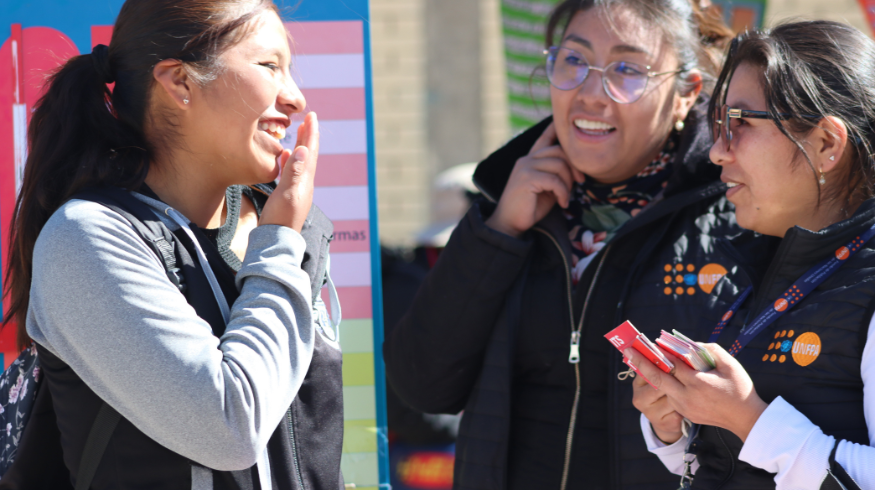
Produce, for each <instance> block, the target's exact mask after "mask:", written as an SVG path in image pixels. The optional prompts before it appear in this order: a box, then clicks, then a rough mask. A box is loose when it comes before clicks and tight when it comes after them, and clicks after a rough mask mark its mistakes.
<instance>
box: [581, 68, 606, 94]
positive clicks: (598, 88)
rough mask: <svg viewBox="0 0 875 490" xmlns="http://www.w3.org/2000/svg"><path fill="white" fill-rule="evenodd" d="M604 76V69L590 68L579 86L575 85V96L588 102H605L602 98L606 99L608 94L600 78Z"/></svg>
mask: <svg viewBox="0 0 875 490" xmlns="http://www.w3.org/2000/svg"><path fill="white" fill-rule="evenodd" d="M604 76H605V74H604V70H594V69H592V68H590V69H589V72H588V73H587V74H586V78H584V79H583V83H581V84H580V87H577V98H578V99H579V100H583V101H588V102H595V101H600V102H605V101H604V100H603V99H606V98H607V96H608V94H607V92H605V89H604V86H603V85H604V83H603V81H602V78H603V77H604Z"/></svg>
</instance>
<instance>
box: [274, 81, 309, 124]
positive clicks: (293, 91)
mask: <svg viewBox="0 0 875 490" xmlns="http://www.w3.org/2000/svg"><path fill="white" fill-rule="evenodd" d="M277 106H279V109H280V110H281V111H283V112H284V113H285V114H286V115H291V114H298V113H301V112H304V109H306V108H307V101H306V99H304V94H303V93H301V89H299V88H298V84H296V83H295V81H294V80H292V77H290V76H287V77H286V78H285V83H284V84H283V85H282V88H281V89H280V92H279V94H277Z"/></svg>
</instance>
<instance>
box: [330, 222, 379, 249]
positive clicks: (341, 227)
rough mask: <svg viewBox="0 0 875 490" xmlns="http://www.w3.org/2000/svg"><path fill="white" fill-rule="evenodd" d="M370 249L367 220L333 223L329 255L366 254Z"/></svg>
mask: <svg viewBox="0 0 875 490" xmlns="http://www.w3.org/2000/svg"><path fill="white" fill-rule="evenodd" d="M370 249H371V228H370V222H369V221H368V220H349V221H335V222H334V240H332V242H331V254H332V255H334V254H335V253H337V252H367V251H369V250H370Z"/></svg>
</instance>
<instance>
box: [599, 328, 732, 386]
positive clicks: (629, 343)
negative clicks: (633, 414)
mask: <svg viewBox="0 0 875 490" xmlns="http://www.w3.org/2000/svg"><path fill="white" fill-rule="evenodd" d="M672 332H673V333H668V332H666V331H665V330H663V331H662V334H661V335H660V337H659V338H658V339H656V343H657V344H658V345H659V346H660V347H662V348H663V349H665V350H666V351H668V352H670V353H671V354H673V355H674V356H675V357H677V358H678V359H680V360H681V361H683V362H684V363H685V364H686V365H688V366H690V367H691V368H693V369H695V370H697V371H710V370H711V369H714V368H715V367H716V364H715V363H714V359H713V358H712V357H711V354H710V353H708V351H707V349H705V348H704V347H702V346H701V345H699V344H698V343H696V342H693V341H692V340H690V339H689V338H687V337H686V336H685V335H683V334H682V333H680V332H678V331H677V330H673V331H672ZM605 338H606V339H608V341H609V342H610V343H611V344H613V345H614V347H616V348H617V350H619V351H620V352H623V351H624V350H625V349H626V348H628V347H632V348H633V349H635V350H636V351H638V352H640V353H641V354H642V355H643V356H644V357H646V358H647V359H648V360H649V361H650V362H652V363H653V364H654V365H655V366H656V367H658V368H659V369H661V370H662V371H664V372H666V373H669V374H673V373H674V364H672V362H671V360H669V359H668V357H666V356H665V355H664V354H663V353H662V352H661V351H660V350H659V349H657V348H656V345H654V343H653V342H651V341H650V339H648V338H647V337H646V336H645V335H644V334H643V333H641V332H639V331H638V329H637V328H635V326H634V325H632V322H630V321H628V320H627V321H625V322H623V323H622V324H621V325H620V326H619V327H617V328H615V329H613V330H611V331H610V332H608V333H607V334H605ZM623 362H624V363H625V364H626V365H627V366H629V367H630V368H632V370H634V371H635V372H636V373H637V374H638V376H641V377H642V378H644V381H647V383H649V384H650V386H653V383H651V382H650V380H649V379H647V378H646V377H645V376H643V375H642V374H641V372H640V371H638V368H637V367H635V366H634V365H632V363H631V362H630V361H629V359H628V358H627V357H626V356H625V355H623ZM654 388H655V386H654Z"/></svg>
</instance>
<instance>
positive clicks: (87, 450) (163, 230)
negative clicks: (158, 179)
mask: <svg viewBox="0 0 875 490" xmlns="http://www.w3.org/2000/svg"><path fill="white" fill-rule="evenodd" d="M71 199H81V200H86V201H93V202H96V203H98V204H101V205H103V206H106V207H107V208H109V209H111V210H113V211H115V212H116V213H118V214H120V215H121V216H123V217H124V218H125V219H126V220H128V221H129V222H130V223H131V226H132V227H133V228H134V230H135V231H136V232H137V234H138V235H140V237H141V238H142V239H143V241H144V242H146V244H147V245H148V246H149V248H151V249H152V251H153V252H155V255H157V256H158V259H159V260H160V261H161V263H162V264H163V265H164V270H165V272H166V273H167V277H168V279H170V282H172V283H173V284H174V285H175V286H176V287H177V288H178V289H179V290H180V291H181V292H183V293H184V292H185V283H184V281H183V280H182V277H183V276H182V273H181V271H180V269H179V267H178V266H177V263H176V252H175V248H174V241H173V234H172V233H171V232H170V230H168V229H167V227H166V226H165V225H164V223H162V222H161V220H160V219H158V217H157V216H155V213H153V212H152V210H151V209H150V208H149V207H148V206H147V205H146V204H144V203H142V202H140V201H139V200H137V199H136V198H134V197H133V196H131V195H130V194H129V193H128V192H126V191H124V190H122V189H118V188H115V187H106V188H101V189H86V190H83V191H81V192H79V193H77V194H76V195H74V196H73V197H72V198H71ZM121 418H122V416H121V414H119V413H118V412H117V411H116V410H115V409H114V408H112V407H111V406H109V404H107V403H106V402H103V404H102V405H101V406H100V410H99V411H98V412H97V417H95V419H94V423H93V424H92V425H91V430H90V431H89V433H88V438H87V439H86V441H85V447H84V448H83V450H82V459H81V461H80V463H79V473H78V475H77V476H76V490H88V488H89V487H91V482H92V480H93V479H94V475H95V473H96V472H97V467H98V466H99V465H100V461H101V460H102V459H103V454H104V452H106V446H107V445H108V444H109V440H110V439H111V438H112V433H113V432H114V431H115V428H116V426H117V425H118V423H119V421H120V420H121Z"/></svg>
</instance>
